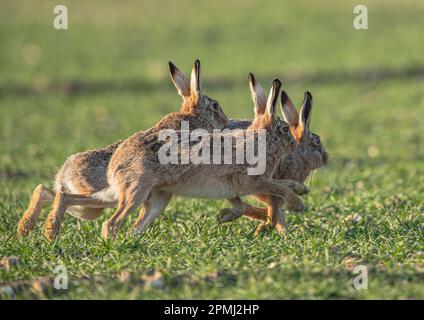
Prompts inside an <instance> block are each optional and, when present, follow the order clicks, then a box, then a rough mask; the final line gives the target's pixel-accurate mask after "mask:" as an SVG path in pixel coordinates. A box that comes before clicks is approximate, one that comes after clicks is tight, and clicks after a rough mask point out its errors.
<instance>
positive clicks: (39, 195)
mask: <svg viewBox="0 0 424 320" xmlns="http://www.w3.org/2000/svg"><path fill="white" fill-rule="evenodd" d="M53 198H54V192H53V191H51V190H50V189H48V188H46V187H45V186H43V185H42V184H40V185H38V186H37V187H36V188H35V189H34V191H33V192H32V195H31V200H30V203H29V206H28V209H27V210H26V211H25V213H24V214H23V216H22V218H21V219H20V220H19V224H18V235H19V236H24V235H28V234H29V232H30V231H31V229H33V228H34V227H35V225H36V224H37V221H38V219H39V217H40V213H41V210H42V209H43V205H44V204H46V203H52V202H53Z"/></svg>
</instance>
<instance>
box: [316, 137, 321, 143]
mask: <svg viewBox="0 0 424 320" xmlns="http://www.w3.org/2000/svg"><path fill="white" fill-rule="evenodd" d="M315 143H316V144H321V140H320V138H319V137H318V136H316V137H315Z"/></svg>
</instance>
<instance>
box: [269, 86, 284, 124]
mask: <svg viewBox="0 0 424 320" xmlns="http://www.w3.org/2000/svg"><path fill="white" fill-rule="evenodd" d="M280 89H281V81H280V80H278V79H275V80H274V81H273V82H272V88H271V90H270V92H269V95H268V101H267V102H266V113H267V114H268V116H269V117H270V119H271V118H272V117H273V116H274V115H275V112H276V110H277V102H278V95H279V94H280Z"/></svg>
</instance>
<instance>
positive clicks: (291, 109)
mask: <svg viewBox="0 0 424 320" xmlns="http://www.w3.org/2000/svg"><path fill="white" fill-rule="evenodd" d="M281 111H282V112H283V117H284V120H286V122H287V123H288V124H289V125H290V126H291V127H294V128H295V127H297V126H298V125H299V113H297V110H296V108H295V106H294V104H293V102H292V101H291V100H290V98H289V96H288V95H287V93H286V92H285V91H284V90H283V91H282V92H281Z"/></svg>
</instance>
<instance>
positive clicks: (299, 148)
mask: <svg viewBox="0 0 424 320" xmlns="http://www.w3.org/2000/svg"><path fill="white" fill-rule="evenodd" d="M281 109H282V112H283V116H284V119H285V120H286V121H287V122H288V124H289V125H290V130H291V132H292V134H293V136H294V137H295V139H296V142H297V144H296V148H295V150H294V152H292V153H290V154H284V155H283V157H282V158H281V161H280V163H279V165H278V167H277V170H276V171H275V174H274V178H277V179H293V180H296V181H299V182H304V181H305V179H306V178H307V177H308V176H309V174H310V173H311V172H312V171H313V170H315V169H318V168H319V167H322V166H325V165H326V164H327V161H328V153H327V152H326V150H325V149H324V146H323V145H322V143H321V141H320V138H319V136H318V135H316V134H314V133H312V132H311V131H310V130H309V124H310V121H311V112H312V95H311V93H310V92H305V97H304V100H303V103H302V107H301V109H300V114H298V112H297V110H296V108H295V106H294V105H293V103H292V101H291V100H290V98H289V96H288V95H287V93H286V92H284V91H283V92H282V93H281ZM248 125H249V121H246V120H230V124H229V128H232V129H235V128H241V129H243V128H246V127H247V126H248ZM254 197H255V198H257V199H258V200H260V201H262V202H263V203H265V204H266V205H267V207H268V208H267V209H263V208H257V207H253V206H250V205H248V204H246V203H244V202H242V201H241V199H240V198H235V199H232V200H230V201H231V203H232V205H233V207H232V208H224V209H222V210H221V212H220V214H219V221H220V222H229V221H232V220H235V219H237V218H239V217H241V216H243V215H244V216H246V217H250V218H252V219H258V220H261V221H263V222H264V223H266V222H267V221H268V219H271V221H272V225H273V226H274V227H276V228H277V230H279V231H282V230H285V231H287V230H288V229H287V223H286V220H285V216H284V212H282V211H281V206H282V205H283V201H282V200H281V199H280V198H277V197H274V196H269V195H266V194H256V195H254ZM264 225H265V224H261V225H260V226H261V227H263V226H264ZM261 227H260V228H261ZM259 230H260V229H257V231H259Z"/></svg>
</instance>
